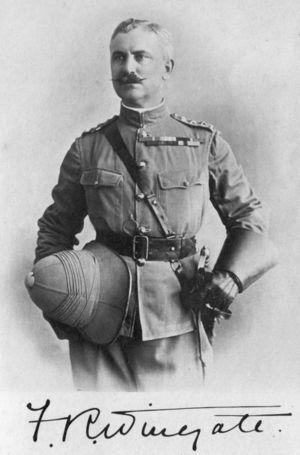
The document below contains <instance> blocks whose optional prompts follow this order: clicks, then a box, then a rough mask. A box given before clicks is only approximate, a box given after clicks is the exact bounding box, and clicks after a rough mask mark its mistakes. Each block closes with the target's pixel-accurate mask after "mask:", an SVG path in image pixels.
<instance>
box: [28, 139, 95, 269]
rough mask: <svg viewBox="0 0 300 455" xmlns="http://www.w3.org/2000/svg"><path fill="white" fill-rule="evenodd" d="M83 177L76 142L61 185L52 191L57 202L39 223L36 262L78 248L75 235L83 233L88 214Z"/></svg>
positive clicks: (69, 154)
mask: <svg viewBox="0 0 300 455" xmlns="http://www.w3.org/2000/svg"><path fill="white" fill-rule="evenodd" d="M80 176H81V168H80V155H79V149H78V146H77V142H74V144H73V145H72V146H71V148H70V150H69V151H68V153H67V155H66V156H65V158H64V160H63V163H62V165H61V168H60V174H59V179H58V183H57V185H56V186H55V187H54V189H53V191H52V197H53V201H54V202H53V204H52V205H50V206H49V207H48V208H47V209H46V211H45V213H44V214H43V216H42V218H40V219H39V221H38V226H39V231H38V240H37V248H36V258H35V261H38V260H39V259H42V258H43V257H45V256H48V255H50V254H53V253H56V252H58V251H62V250H65V249H72V248H73V246H74V245H76V244H78V240H77V239H76V237H75V235H76V234H77V233H79V232H80V231H81V230H82V228H83V222H84V218H85V216H86V214H87V208H86V200H85V194H84V190H83V188H82V185H81V184H80Z"/></svg>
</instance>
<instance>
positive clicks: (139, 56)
mask: <svg viewBox="0 0 300 455" xmlns="http://www.w3.org/2000/svg"><path fill="white" fill-rule="evenodd" d="M134 58H135V60H136V61H137V62H138V63H147V62H148V61H149V60H150V59H151V56H150V55H149V54H145V53H144V52H137V53H136V54H135V56H134Z"/></svg>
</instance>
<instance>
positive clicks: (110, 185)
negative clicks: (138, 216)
mask: <svg viewBox="0 0 300 455" xmlns="http://www.w3.org/2000/svg"><path fill="white" fill-rule="evenodd" d="M80 183H81V184H82V185H83V187H84V190H85V194H86V201H87V206H88V213H89V215H90V217H91V220H92V222H93V221H94V220H95V219H96V218H99V217H100V218H102V219H103V220H104V221H105V222H106V223H107V224H108V226H109V227H110V228H111V229H119V228H120V227H121V226H122V223H123V220H122V210H121V209H122V199H123V176H122V174H119V173H118V172H114V171H109V170H106V169H89V170H86V171H84V172H83V173H82V176H81V179H80Z"/></svg>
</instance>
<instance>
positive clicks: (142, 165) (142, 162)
mask: <svg viewBox="0 0 300 455" xmlns="http://www.w3.org/2000/svg"><path fill="white" fill-rule="evenodd" d="M146 164H147V163H146V161H140V162H139V163H138V164H137V168H138V169H144V167H146Z"/></svg>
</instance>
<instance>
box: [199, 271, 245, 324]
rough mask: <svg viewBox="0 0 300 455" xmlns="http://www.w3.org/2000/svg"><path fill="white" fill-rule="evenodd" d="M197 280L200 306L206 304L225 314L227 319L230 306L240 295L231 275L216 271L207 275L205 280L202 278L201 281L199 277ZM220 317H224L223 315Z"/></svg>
mask: <svg viewBox="0 0 300 455" xmlns="http://www.w3.org/2000/svg"><path fill="white" fill-rule="evenodd" d="M197 280H198V288H199V290H200V300H201V301H202V302H200V305H201V304H204V305H206V306H207V307H208V308H213V309H216V310H219V311H220V312H224V315H223V316H224V317H226V312H227V311H228V308H229V306H230V305H231V304H232V302H233V300H234V299H235V297H236V296H237V294H238V293H239V288H238V286H237V284H236V282H235V281H234V279H233V278H232V276H231V274H230V273H229V272H226V271H217V270H216V271H214V272H211V273H209V274H207V273H206V274H205V277H204V280H203V279H202V278H201V277H200V280H199V277H198V278H197ZM203 281H204V282H203ZM229 315H230V313H229ZM220 316H222V314H221V313H220Z"/></svg>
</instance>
